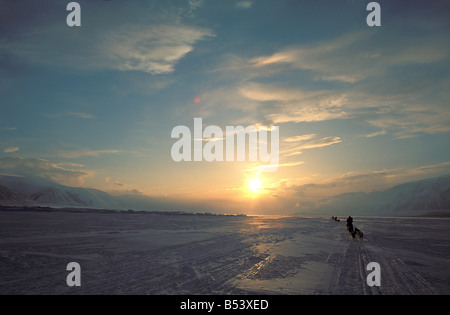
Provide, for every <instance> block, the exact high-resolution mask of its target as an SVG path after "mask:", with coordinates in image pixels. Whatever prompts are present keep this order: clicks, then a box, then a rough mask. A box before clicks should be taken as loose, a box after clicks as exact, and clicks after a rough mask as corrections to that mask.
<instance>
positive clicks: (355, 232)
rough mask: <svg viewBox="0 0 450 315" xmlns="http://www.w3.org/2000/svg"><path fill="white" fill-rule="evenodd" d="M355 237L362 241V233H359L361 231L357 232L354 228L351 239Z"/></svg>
mask: <svg viewBox="0 0 450 315" xmlns="http://www.w3.org/2000/svg"><path fill="white" fill-rule="evenodd" d="M355 236H358V237H359V238H360V239H361V240H363V238H364V233H363V232H361V230H358V228H356V227H355V229H354V231H353V232H352V237H353V238H355Z"/></svg>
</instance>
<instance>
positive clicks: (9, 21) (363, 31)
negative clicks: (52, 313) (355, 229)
mask: <svg viewBox="0 0 450 315" xmlns="http://www.w3.org/2000/svg"><path fill="white" fill-rule="evenodd" d="M68 2H69V1H67V2H65V1H56V0H50V1H14V2H12V1H5V0H0V82H1V84H0V94H1V96H2V97H1V102H0V108H1V115H0V174H8V175H20V176H38V177H45V178H47V179H53V180H57V181H58V182H60V183H63V184H67V185H75V186H86V187H95V188H99V189H103V190H105V191H107V192H110V193H122V194H125V193H134V194H145V195H150V196H164V197H167V198H178V199H183V198H185V199H194V200H200V201H201V200H208V202H210V201H211V200H217V202H218V203H220V206H221V207H223V206H224V200H227V201H228V202H229V203H230V207H231V208H232V207H235V208H245V207H247V206H248V203H249V202H251V203H252V205H254V204H255V202H257V201H258V202H260V203H261V204H262V203H264V205H265V207H267V208H271V209H277V211H279V212H284V211H291V210H292V209H293V208H296V209H297V210H299V211H301V209H302V205H303V204H305V205H307V204H311V203H314V202H317V201H318V200H321V199H323V198H327V197H329V196H332V195H334V194H339V193H343V192H352V191H372V190H377V189H385V188H388V187H390V186H392V185H394V184H398V183H402V182H405V181H409V180H413V179H420V178H425V177H431V176H437V175H440V174H446V173H449V171H450V145H449V144H450V134H449V133H450V110H449V106H450V103H449V101H450V92H449V88H448V87H449V83H450V74H449V73H450V72H449V69H450V67H449V66H450V41H449V35H448V34H450V22H449V19H448V16H449V13H450V2H449V1H444V0H437V1H432V2H430V1H408V2H405V1H399V0H390V1H378V3H379V4H380V6H381V10H382V11H381V12H382V13H381V14H382V15H381V20H382V26H381V27H369V26H367V24H366V17H367V15H368V13H369V12H368V11H366V6H367V4H368V3H369V1H367V2H366V1H355V0H347V1H323V0H317V1H312V0H311V1H300V0H299V1H293V0H290V1H289V0H281V1H273V0H247V1H239V0H237V1H218V0H190V1H188V0H184V1H182V0H174V1H143V0H142V1H137V0H136V1H114V0H112V1H78V3H79V4H80V6H81V12H82V13H81V24H82V25H81V27H68V26H67V25H66V22H65V21H66V16H67V14H68V13H69V12H68V11H66V5H67V3H68ZM194 117H200V118H203V121H204V126H207V125H217V126H220V127H221V128H223V129H225V126H229V125H243V126H249V125H258V126H259V125H262V126H269V125H276V126H279V127H280V164H281V165H280V168H279V170H278V171H277V172H275V173H273V174H256V173H255V172H254V171H252V170H253V169H255V165H256V164H257V163H254V162H236V163H234V162H233V163H226V162H223V163H222V162H212V163H207V162H199V163H183V162H182V163H175V162H174V161H173V160H172V159H171V156H170V150H171V147H172V145H173V143H174V142H175V140H174V139H171V137H170V134H171V131H172V129H173V128H174V127H175V126H178V125H185V126H188V127H190V128H193V121H194ZM255 176H256V177H257V176H260V177H261V180H262V182H263V185H262V188H261V190H260V193H259V194H258V195H257V196H256V195H252V194H251V192H250V191H249V189H248V187H246V183H247V182H248V180H249V179H251V178H254V177H255ZM256 200H257V201H256ZM255 211H256V210H255ZM261 211H263V210H261ZM264 211H265V210H264Z"/></svg>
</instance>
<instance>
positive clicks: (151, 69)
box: [0, 0, 214, 74]
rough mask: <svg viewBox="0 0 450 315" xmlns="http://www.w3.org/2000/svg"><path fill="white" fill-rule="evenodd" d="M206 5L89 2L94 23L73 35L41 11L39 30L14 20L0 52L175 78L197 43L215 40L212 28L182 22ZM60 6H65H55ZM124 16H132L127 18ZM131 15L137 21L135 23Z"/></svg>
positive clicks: (37, 13)
mask: <svg viewBox="0 0 450 315" xmlns="http://www.w3.org/2000/svg"><path fill="white" fill-rule="evenodd" d="M202 2H203V1H199V0H191V1H189V3H183V4H181V3H180V4H179V5H177V6H175V5H172V4H168V5H165V6H164V8H162V7H161V6H160V5H158V4H156V3H155V2H148V3H142V4H141V5H138V6H129V4H127V3H123V2H117V1H112V2H110V3H108V8H107V9H105V6H104V3H102V2H100V3H92V4H91V3H90V4H89V11H87V10H86V11H85V12H88V13H85V15H84V19H85V21H86V20H88V16H92V17H95V18H92V19H89V21H90V23H85V24H84V25H83V26H82V27H80V28H78V29H70V30H68V28H67V27H65V25H64V22H61V20H60V19H59V18H58V19H57V18H51V16H52V15H51V14H48V15H47V14H43V12H44V11H45V10H40V9H36V11H35V12H34V15H33V16H34V18H35V19H36V20H41V19H42V21H41V22H42V23H40V24H39V27H35V25H33V24H32V23H30V22H28V20H27V19H26V18H25V17H23V16H22V15H17V16H14V18H15V19H16V20H14V21H11V22H12V23H14V24H17V25H18V27H17V28H13V27H11V28H10V31H9V33H6V34H5V37H6V38H7V40H2V41H1V42H0V49H1V50H2V52H4V54H5V55H7V56H10V57H13V58H15V59H17V60H20V61H22V62H26V63H30V64H33V65H34V64H37V65H46V66H59V67H61V66H62V67H66V68H71V69H75V70H87V71H95V70H118V71H142V72H145V73H150V74H170V73H172V72H174V71H175V66H176V65H177V63H178V62H179V61H180V60H181V59H182V58H184V57H185V56H186V55H187V54H188V53H189V52H192V51H193V50H194V46H195V45H196V43H197V42H199V41H201V40H205V39H207V38H210V37H213V36H214V33H213V32H212V31H211V30H209V29H205V28H200V27H196V26H192V25H189V24H186V23H184V22H183V19H184V18H185V17H186V16H192V14H193V11H195V10H196V9H198V8H199V7H200V6H201V4H202ZM31 5H32V4H31ZM17 6H19V5H17ZM58 6H61V4H55V7H58ZM52 8H53V7H52ZM53 9H54V8H53ZM17 11H20V9H19V8H17ZM124 11H125V12H127V14H125V15H123V14H122V13H123V12H124ZM64 12H65V11H63V14H64ZM30 14H31V13H30ZM43 16H46V18H45V19H44V18H43ZM129 16H133V20H132V21H130V19H129V18H127V17H129ZM84 32H88V33H84Z"/></svg>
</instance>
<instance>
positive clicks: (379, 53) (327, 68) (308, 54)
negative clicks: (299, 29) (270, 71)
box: [250, 31, 449, 83]
mask: <svg viewBox="0 0 450 315" xmlns="http://www.w3.org/2000/svg"><path fill="white" fill-rule="evenodd" d="M393 32H395V31H393ZM378 36H380V35H378ZM399 37H401V36H400V35H399ZM386 41H387V39H385V38H378V37H377V34H376V32H372V33H367V32H355V33H349V34H346V35H343V36H341V37H338V38H335V39H333V40H331V41H330V40H327V41H324V42H319V43H314V44H309V45H304V46H298V47H290V48H286V49H282V50H280V51H278V52H276V53H274V54H272V55H270V56H260V57H255V58H252V59H251V60H250V62H251V63H252V64H253V65H254V67H256V68H261V67H278V68H279V69H280V71H281V70H285V69H286V66H289V67H293V68H295V69H298V70H308V71H311V74H312V76H313V78H314V80H317V81H319V80H324V81H339V82H344V83H356V82H359V81H361V80H363V79H366V78H368V77H372V76H379V75H381V74H384V73H385V72H386V71H387V70H388V69H389V68H391V67H393V66H403V65H413V64H427V63H434V62H439V61H442V60H444V59H445V58H447V57H448V54H449V47H448V45H447V44H445V43H443V42H442V38H436V37H429V38H421V41H420V42H419V41H414V42H411V41H409V40H408V39H405V40H404V41H402V40H400V41H398V42H396V43H391V42H389V46H388V47H389V48H388V47H387V46H386V45H383V44H386ZM374 42H376V43H377V46H378V47H377V46H374V44H373V43H374ZM376 47H377V48H376Z"/></svg>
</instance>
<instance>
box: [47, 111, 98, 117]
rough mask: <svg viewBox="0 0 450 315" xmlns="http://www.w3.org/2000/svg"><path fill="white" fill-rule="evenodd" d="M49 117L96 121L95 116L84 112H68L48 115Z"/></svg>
mask: <svg viewBox="0 0 450 315" xmlns="http://www.w3.org/2000/svg"><path fill="white" fill-rule="evenodd" d="M47 116H48V117H51V118H61V117H76V118H81V119H95V116H94V115H91V114H89V113H83V112H66V113H57V114H48V115H47Z"/></svg>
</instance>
